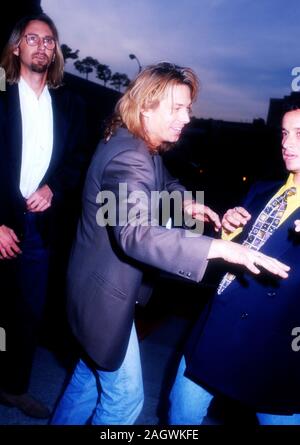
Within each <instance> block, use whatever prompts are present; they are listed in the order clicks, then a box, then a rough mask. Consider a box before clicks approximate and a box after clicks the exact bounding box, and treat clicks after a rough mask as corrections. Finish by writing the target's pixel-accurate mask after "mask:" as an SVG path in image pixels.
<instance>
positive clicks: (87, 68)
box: [74, 56, 99, 80]
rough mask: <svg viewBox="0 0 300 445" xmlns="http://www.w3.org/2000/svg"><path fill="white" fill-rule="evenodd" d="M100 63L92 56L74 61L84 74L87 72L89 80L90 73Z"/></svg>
mask: <svg viewBox="0 0 300 445" xmlns="http://www.w3.org/2000/svg"><path fill="white" fill-rule="evenodd" d="M98 65H99V62H98V60H96V59H94V58H93V57H90V56H88V57H85V58H84V59H82V60H76V62H74V66H75V68H76V69H77V71H79V72H80V73H82V74H85V75H86V79H87V80H88V77H89V74H90V73H91V72H92V71H93V69H94V68H95V67H97V66H98Z"/></svg>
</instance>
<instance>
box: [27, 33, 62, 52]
mask: <svg viewBox="0 0 300 445" xmlns="http://www.w3.org/2000/svg"><path fill="white" fill-rule="evenodd" d="M24 37H25V39H26V43H27V45H29V46H38V45H39V44H40V42H41V40H42V42H43V45H44V47H45V48H47V49H54V48H55V39H54V37H51V36H46V37H40V36H38V35H37V34H26V35H25V36H24Z"/></svg>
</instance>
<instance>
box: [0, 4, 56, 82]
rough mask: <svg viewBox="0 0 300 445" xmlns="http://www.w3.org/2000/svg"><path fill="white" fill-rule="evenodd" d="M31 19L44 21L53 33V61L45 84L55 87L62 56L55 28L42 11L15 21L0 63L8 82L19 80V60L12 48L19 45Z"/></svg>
mask: <svg viewBox="0 0 300 445" xmlns="http://www.w3.org/2000/svg"><path fill="white" fill-rule="evenodd" d="M33 20H37V21H39V22H44V23H46V24H47V25H48V26H49V28H50V29H51V31H52V33H53V37H54V39H55V43H56V45H55V49H54V54H53V55H54V57H53V61H52V63H51V65H50V66H49V68H48V71H47V84H48V86H49V87H52V88H56V87H58V86H60V85H61V82H62V78H63V73H64V58H63V54H62V51H61V49H60V44H59V37H58V31H57V28H56V26H55V25H54V23H53V21H52V20H51V19H50V17H49V16H48V15H46V14H44V13H41V14H32V15H28V16H26V17H23V18H22V19H21V20H19V21H18V22H17V24H16V25H15V26H14V29H13V30H12V33H11V35H10V38H9V40H8V43H7V44H6V46H5V48H4V50H3V53H2V57H1V62H0V65H1V66H2V68H4V70H5V74H6V79H7V81H8V82H9V83H11V84H12V83H17V82H18V81H19V80H20V60H19V57H17V56H16V55H15V54H14V50H15V49H16V48H17V47H18V46H19V44H20V41H21V39H22V37H23V34H24V32H25V29H26V27H27V25H28V23H29V22H31V21H33Z"/></svg>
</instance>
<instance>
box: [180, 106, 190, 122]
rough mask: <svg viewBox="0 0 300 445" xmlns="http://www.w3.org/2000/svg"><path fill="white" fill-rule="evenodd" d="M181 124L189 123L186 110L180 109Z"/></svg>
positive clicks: (188, 115)
mask: <svg viewBox="0 0 300 445" xmlns="http://www.w3.org/2000/svg"><path fill="white" fill-rule="evenodd" d="M180 120H181V122H183V123H185V124H188V123H189V122H190V114H189V111H188V110H185V109H182V110H181V114H180Z"/></svg>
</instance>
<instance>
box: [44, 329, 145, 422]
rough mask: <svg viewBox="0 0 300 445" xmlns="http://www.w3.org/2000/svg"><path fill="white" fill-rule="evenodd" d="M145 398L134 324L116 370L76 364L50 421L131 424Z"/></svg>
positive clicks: (82, 363)
mask: <svg viewBox="0 0 300 445" xmlns="http://www.w3.org/2000/svg"><path fill="white" fill-rule="evenodd" d="M143 401H144V392H143V379H142V370H141V362H140V353H139V345H138V340H137V335H136V330H135V327H134V325H133V327H132V330H131V335H130V339H129V344H128V348H127V351H126V356H125V358H124V361H123V363H122V365H121V367H120V368H119V369H118V370H117V371H103V370H99V369H97V368H95V369H91V368H90V367H89V366H88V365H87V364H86V363H85V362H84V361H83V360H80V361H79V362H78V364H77V366H76V368H75V371H74V373H73V375H72V378H71V380H70V383H69V385H68V386H67V388H66V390H65V392H64V394H63V396H62V398H61V400H60V402H59V404H58V406H57V408H56V410H55V413H54V415H53V418H52V421H51V424H52V425H84V424H92V425H132V424H133V423H134V422H135V421H136V419H137V417H138V415H139V414H140V412H141V410H142V407H143Z"/></svg>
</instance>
